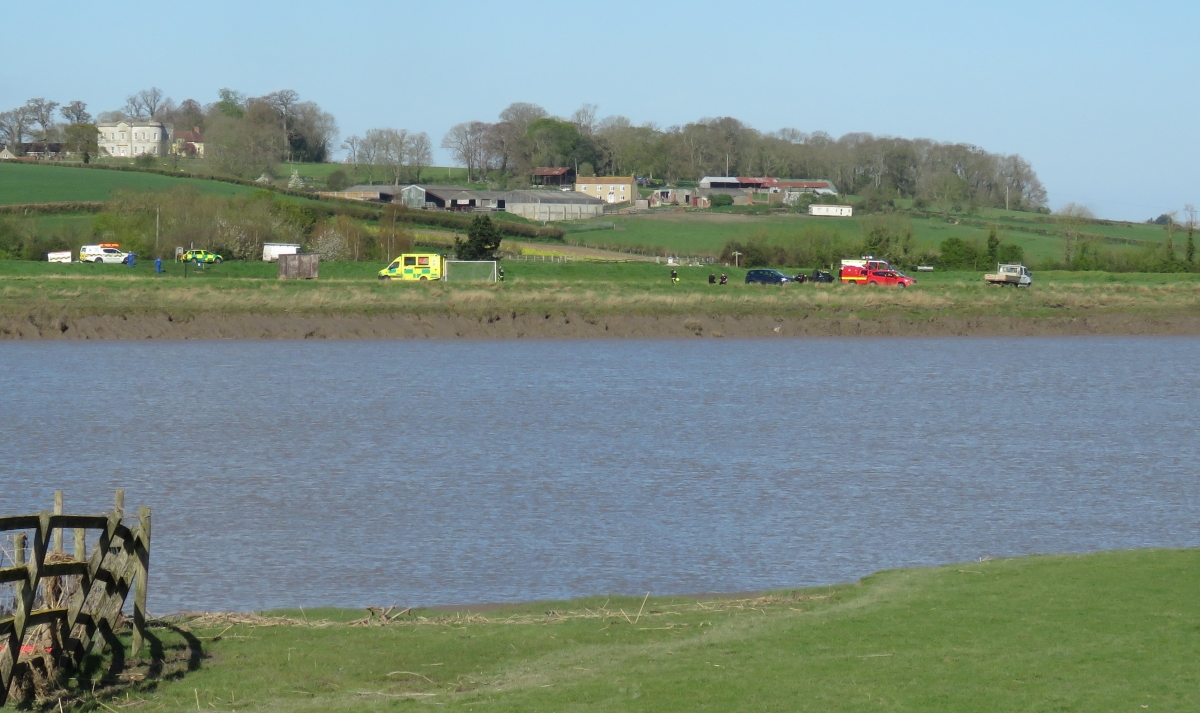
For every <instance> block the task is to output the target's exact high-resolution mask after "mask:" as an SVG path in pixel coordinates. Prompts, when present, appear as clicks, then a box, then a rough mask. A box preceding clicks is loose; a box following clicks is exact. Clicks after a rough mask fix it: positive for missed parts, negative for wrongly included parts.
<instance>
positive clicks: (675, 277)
mask: <svg viewBox="0 0 1200 713" xmlns="http://www.w3.org/2000/svg"><path fill="white" fill-rule="evenodd" d="M671 284H672V285H678V284H679V273H678V272H675V271H674V270H671Z"/></svg>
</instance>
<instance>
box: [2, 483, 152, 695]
mask: <svg viewBox="0 0 1200 713" xmlns="http://www.w3.org/2000/svg"><path fill="white" fill-rule="evenodd" d="M124 501H125V492H124V491H123V490H118V491H117V498H116V506H115V507H114V508H113V510H112V511H111V512H109V513H107V514H104V515H64V514H63V512H62V491H58V492H56V493H55V496H54V511H53V512H41V513H39V514H37V515H16V516H9V517H0V533H5V532H12V533H15V534H14V535H12V541H13V544H14V549H13V553H12V560H13V561H12V565H13V566H11V567H7V568H3V569H0V584H5V583H11V584H12V585H13V589H14V597H13V600H14V601H13V607H12V609H13V611H12V615H11V616H5V617H3V618H0V707H2V706H4V704H5V703H6V701H7V699H8V693H9V687H10V685H11V684H12V682H13V680H14V679H15V678H19V677H21V676H22V675H23V674H25V673H27V672H28V670H29V666H30V665H31V663H33V662H34V661H35V660H36V659H39V658H43V657H47V656H49V657H51V659H52V661H53V662H54V663H55V664H56V665H57V666H59V667H66V668H68V669H71V670H73V669H77V668H78V667H79V665H80V664H81V663H83V660H84V657H86V656H87V655H88V653H90V652H91V651H92V649H93V647H94V646H95V645H96V643H97V642H99V644H100V647H101V650H103V648H104V646H105V645H109V646H113V647H121V646H122V644H121V642H120V640H119V639H118V638H117V635H116V631H117V628H118V623H119V621H120V618H121V611H122V609H123V608H124V606H125V600H126V597H127V596H128V594H129V590H130V589H131V588H133V589H134V605H133V642H132V653H134V654H136V653H138V652H139V651H140V650H141V648H142V644H143V641H144V640H145V633H146V578H147V574H148V573H149V567H150V508H147V507H143V508H138V514H137V520H136V522H135V523H134V524H132V526H126V525H125V524H124V522H123V520H124V517H125V512H124V510H125V503H124ZM63 530H73V532H74V537H75V547H74V552H73V555H71V556H68V555H65V554H63V546H62V536H63ZM89 530H99V541H98V543H97V545H96V547H95V548H94V549H93V550H92V553H91V555H90V556H89V555H88V553H87V551H86V550H87V541H88V537H87V533H88V531H89ZM29 531H32V542H28V539H27V536H28V535H29ZM30 545H32V547H30ZM28 549H32V553H31V555H32V556H29V555H28V554H27V550H28ZM64 577H76V578H77V580H75V582H73V583H72V586H71V587H70V588H69V591H70V593H69V595H68V596H67V601H66V602H49V604H57V606H49V605H47V604H48V600H50V599H52V598H51V597H47V588H48V587H50V588H54V589H55V590H56V591H63V592H65V591H68V588H67V587H63V582H64V581H67V580H64V579H61V578H64ZM38 603H40V604H41V607H40V608H38V609H34V606H35V604H38ZM62 604H65V606H63V605H62ZM40 625H45V626H46V627H48V628H49V631H50V632H51V641H52V643H53V645H52V646H50V647H41V646H39V647H37V648H32V647H30V646H27V645H26V639H27V637H28V635H29V634H30V632H31V631H33V630H34V629H35V628H37V627H39V626H40ZM43 631H44V629H43ZM45 649H49V650H48V651H47V650H45Z"/></svg>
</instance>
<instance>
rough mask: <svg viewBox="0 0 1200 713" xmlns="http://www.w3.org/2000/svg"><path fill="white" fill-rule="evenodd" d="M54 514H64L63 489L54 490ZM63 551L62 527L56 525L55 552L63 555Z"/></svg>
mask: <svg viewBox="0 0 1200 713" xmlns="http://www.w3.org/2000/svg"><path fill="white" fill-rule="evenodd" d="M54 514H55V515H62V514H63V491H61V490H55V491H54ZM62 551H63V544H62V528H61V527H56V528H54V552H55V554H60V555H61V554H62Z"/></svg>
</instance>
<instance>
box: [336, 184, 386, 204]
mask: <svg viewBox="0 0 1200 713" xmlns="http://www.w3.org/2000/svg"><path fill="white" fill-rule="evenodd" d="M401 190H403V189H402V187H401V186H376V185H369V186H367V185H360V186H350V187H349V188H345V189H343V190H340V191H320V192H318V193H317V195H319V196H322V197H324V198H344V199H346V200H351V201H367V202H370V203H391V202H392V201H393V200H395V199H396V197H397V196H399V195H400V192H401Z"/></svg>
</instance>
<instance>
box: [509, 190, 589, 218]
mask: <svg viewBox="0 0 1200 713" xmlns="http://www.w3.org/2000/svg"><path fill="white" fill-rule="evenodd" d="M604 203H605V202H604V201H602V200H600V199H599V198H596V197H593V196H589V195H586V194H583V193H571V192H563V191H510V192H509V195H508V198H507V202H506V204H505V207H504V210H506V211H508V212H509V213H512V214H513V215H519V216H521V217H522V218H528V219H529V220H537V221H541V222H554V221H559V220H581V219H583V218H594V217H596V216H598V215H603V214H604Z"/></svg>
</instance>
